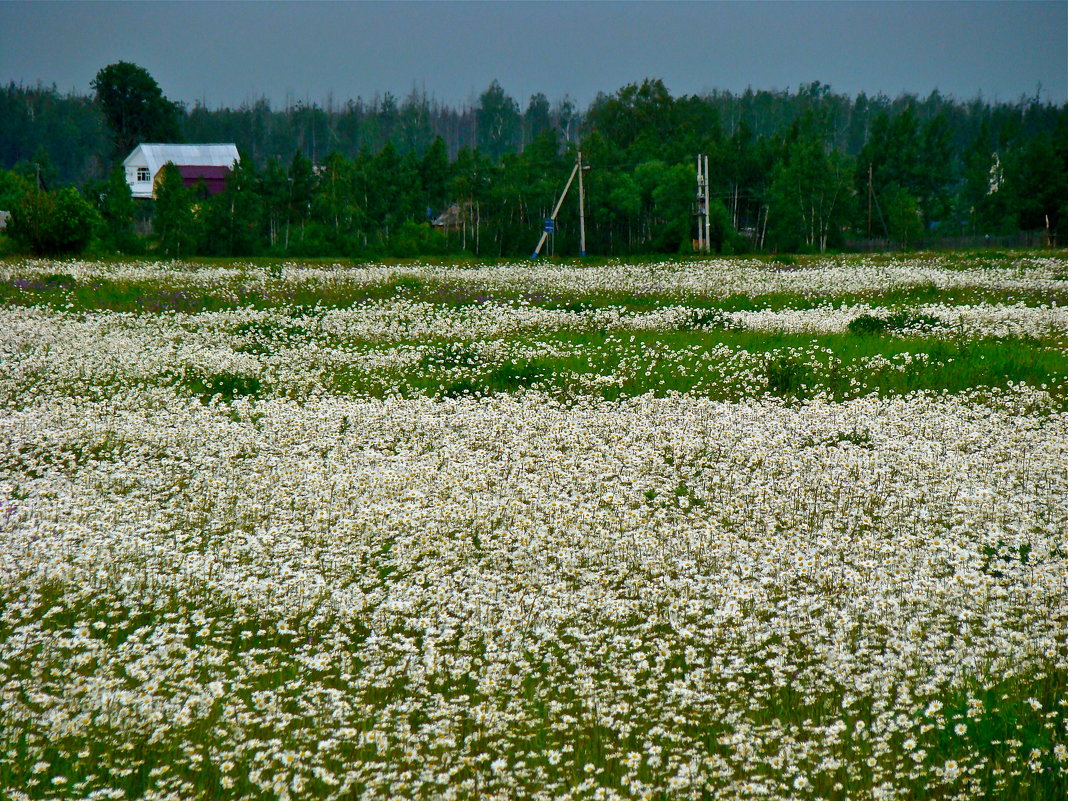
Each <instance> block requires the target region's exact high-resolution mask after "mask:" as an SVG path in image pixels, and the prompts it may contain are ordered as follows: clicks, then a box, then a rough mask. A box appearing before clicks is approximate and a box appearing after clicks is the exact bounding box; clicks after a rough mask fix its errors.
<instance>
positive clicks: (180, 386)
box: [0, 265, 1068, 799]
mask: <svg viewBox="0 0 1068 801" xmlns="http://www.w3.org/2000/svg"><path fill="white" fill-rule="evenodd" d="M68 267H69V265H62V269H63V270H65V271H66V270H67V268H68ZM7 269H12V268H7ZM75 269H78V268H75ZM86 269H94V268H93V267H92V265H89V266H87V267H86ZM95 269H101V270H105V269H108V270H111V269H116V268H114V267H106V268H105V267H96V268H95ZM140 269H144V270H146V271H147V270H151V269H156V268H154V267H151V266H149V267H143V268H140ZM220 269H222V268H220ZM286 269H287V273H288V271H289V270H290V269H292V270H296V269H298V268H295V267H294V268H288V267H287V268H286ZM434 269H437V268H434ZM487 269H488V268H487ZM970 269H972V268H967V269H963V270H958V271H957V272H960V273H965V274H966V273H968V271H969V270H970ZM974 269H975V271H978V270H979V268H978V267H976V268H974ZM1029 269H1031V270H1032V271H1037V270H1040V269H1047V270H1048V271H1049V272H1050V273H1051V274H1052V273H1053V272H1054V270H1055V269H1056V267H1055V265H1053V266H1050V265H1046V266H1034V265H1033V266H1031V267H1030V268H1029ZM1060 269H1063V268H1060ZM54 270H55V267H53V271H54ZM554 270H555V268H550V270H549V271H550V272H553V271H554ZM605 271H607V268H605ZM309 272H313V271H309ZM322 272H324V274H326V273H327V272H329V271H322ZM489 272H492V271H489ZM501 272H502V273H506V271H503V270H502V271H501ZM575 272H580V271H575ZM944 272H946V273H947V274H949V273H951V272H953V271H951V270H949V269H948V268H946V269H945V270H944ZM186 277H187V278H188V279H189V280H199V279H198V278H197V277H196V275H195V274H192V273H190V275H188V276H186ZM212 280H215V279H214V278H212ZM222 280H229V278H225V279H222ZM283 280H286V279H285V277H284V279H283ZM294 280H295V279H294ZM309 280H311V279H309ZM315 280H318V279H315ZM338 280H342V279H340V278H339V279H338ZM345 280H347V279H345ZM390 280H393V279H390ZM538 280H542V279H541V278H539V279H538ZM1050 280H1054V279H1052V278H1051V279H1050ZM493 306H494V308H490V307H486V306H479V307H474V308H462V309H458V310H456V311H455V315H453V313H452V312H447V311H445V310H442V309H439V310H437V311H435V312H433V314H437V315H438V316H437V317H432V316H430V315H431V314H432V312H431V311H427V310H423V309H422V308H421V307H418V306H417V305H416V304H414V303H412V302H411V301H406V300H404V299H403V298H400V299H397V300H394V301H391V302H388V303H387V302H380V303H375V304H369V308H368V309H341V310H319V311H316V312H314V313H312V312H308V311H297V310H294V309H267V310H256V309H251V308H242V309H238V310H235V311H233V312H218V313H210V314H200V315H184V314H163V315H155V314H118V313H111V312H95V313H85V314H82V313H78V314H74V313H69V312H62V311H55V310H51V309H46V308H44V307H30V308H15V307H8V308H4V309H2V310H0V404H2V405H0V790H3V791H4V793H5V794H6V796H7V797H10V798H13V799H29V798H85V799H103V798H116V799H118V798H150V799H218V798H248V799H261V798H282V799H286V798H294V799H296V798H338V799H340V798H354V797H355V798H365V799H395V798H396V799H400V798H405V799H409V798H426V799H438V798H446V799H447V798H472V799H473V798H479V799H493V798H496V799H513V798H514V799H519V798H524V799H525V798H544V799H557V798H571V799H579V798H591V799H618V798H672V799H674V798H695V799H698V798H708V797H715V798H724V799H749V798H772V799H810V798H811V799H816V798H853V799H861V798H864V799H867V798H871V799H875V798H879V799H893V798H914V797H941V798H946V799H968V798H975V797H998V796H1000V797H1032V798H1042V797H1050V798H1052V797H1056V796H1057V794H1059V793H1061V792H1062V791H1063V790H1065V789H1068V540H1066V538H1065V531H1068V413H1065V412H1063V411H1060V410H1059V407H1057V406H1056V405H1055V404H1053V403H1051V399H1050V395H1049V394H1048V393H1047V392H1045V391H1043V390H1042V389H1041V388H1038V387H1031V386H1027V385H1022V384H1014V385H1009V386H1006V387H1003V388H1001V389H991V388H986V389H984V390H983V391H982V392H978V391H976V392H964V393H958V394H956V395H949V394H943V393H919V392H916V393H911V394H907V395H899V396H892V397H879V396H876V395H865V396H863V397H858V398H855V399H851V400H848V401H844V402H833V401H831V400H829V399H827V398H817V399H814V400H809V401H805V402H797V401H786V400H782V399H778V398H775V397H772V396H769V395H766V394H765V395H759V396H756V395H755V396H754V397H753V398H752V399H751V400H749V401H747V402H737V403H732V402H720V401H716V400H713V399H711V398H710V397H707V396H706V395H703V394H702V393H700V392H688V393H678V392H668V393H666V394H664V395H663V396H662V397H658V396H657V395H656V394H653V393H648V394H642V395H639V396H637V397H630V398H624V399H620V400H615V401H608V400H605V399H603V398H601V397H598V396H597V395H596V393H594V392H592V388H593V387H592V385H593V384H595V383H596V382H597V381H603V380H614V379H613V378H612V376H608V377H607V378H606V377H604V376H593V375H591V376H588V379H587V380H588V381H589V382H590V385H591V386H590V389H591V391H590V392H587V393H583V392H578V393H575V394H572V395H570V396H569V397H567V398H565V399H561V398H560V397H558V396H556V395H553V394H551V393H548V392H545V391H542V390H541V389H539V388H537V387H535V388H533V389H529V388H527V389H522V388H520V389H517V390H516V391H514V392H501V393H496V394H494V395H492V396H487V397H477V396H474V395H464V396H460V397H438V398H437V399H435V398H433V397H427V396H420V395H404V394H402V393H399V392H397V391H395V389H396V385H394V384H391V383H390V381H391V380H392V379H388V378H384V379H383V386H384V387H386V391H385V392H384V393H383V394H384V397H381V398H375V397H368V396H352V395H347V394H345V393H342V392H340V391H337V388H336V387H334V386H333V385H332V384H331V383H330V381H329V380H328V378H329V377H330V376H331V375H336V373H337V368H338V367H344V368H345V369H348V370H356V369H359V370H363V371H364V372H365V373H366V374H367V375H368V376H371V375H384V376H388V375H390V374H391V371H397V370H398V369H399V368H398V366H397V364H396V363H395V362H394V361H392V360H395V359H400V360H408V361H407V362H406V363H407V368H405V369H409V370H424V371H430V372H431V373H435V371H437V372H436V373H435V380H436V378H437V377H446V374H448V375H452V374H451V373H448V371H457V370H460V371H461V372H462V369H467V368H470V369H479V367H478V366H479V365H480V364H482V363H485V362H487V361H493V360H497V361H498V362H500V363H503V360H504V359H508V360H511V359H516V360H522V359H524V358H527V359H529V358H534V357H536V356H538V354H542V353H544V352H547V351H545V350H542V349H547V348H560V347H563V346H561V345H559V343H555V344H554V343H551V342H546V343H541V344H539V343H537V342H533V341H526V342H525V344H524V340H516V341H514V342H505V341H492V339H491V337H492V336H499V335H500V333H499V332H500V331H505V330H507V331H512V332H515V331H520V332H522V331H528V332H529V331H536V330H540V329H539V328H538V326H539V325H545V326H552V325H554V324H556V325H564V326H566V325H567V324H568V323H569V321H571V320H572V315H576V314H578V315H579V316H580V315H581V313H582V312H579V313H574V312H566V311H553V310H546V309H537V310H535V309H531V308H527V307H524V306H523V305H521V304H518V303H515V304H493ZM497 306H500V307H501V308H505V307H507V309H508V311H507V312H498V311H497V310H496V308H495V307H497ZM389 309H392V310H393V312H392V313H390V312H388V311H386V310H389ZM498 313H499V314H500V315H501V318H502V319H501V320H498V319H497V318H496V317H495V316H494V315H496V314H498ZM543 313H544V314H545V315H557V316H555V317H553V316H544V317H541V316H539V315H541V314H543ZM591 313H593V312H591ZM609 313H610V314H616V315H625V314H630V313H629V312H624V311H622V310H613V311H611V312H609ZM678 313H679V312H678V311H677V310H670V309H669V310H657V311H654V312H650V313H649V314H648V315H646V317H648V318H649V319H650V320H653V319H657V320H659V319H660V317H659V316H658V315H662V316H664V317H665V321H664V323H663V324H664V325H665V326H668V327H669V326H670V325H676V326H677V322H678V321H677V320H676V321H675V322H674V323H672V322H671V317H670V315H671V314H678ZM527 314H529V315H531V316H530V317H524V315H527ZM361 315H363V316H361ZM560 315H563V317H561V316H560ZM373 319H377V320H378V321H379V324H378V328H377V329H376V328H375V325H374V324H373V323H371V322H368V321H369V320H373ZM607 319H608V318H604V319H602V323H601V324H603V325H609V324H608V323H605V320H607ZM535 320H538V321H541V322H538V323H535V322H533V321H535ZM553 320H555V321H556V323H553V322H552V321H553ZM353 321H356V322H353ZM422 325H426V326H429V327H430V328H431V329H433V331H434V332H435V335H436V336H437V335H440V332H441V330H442V329H444V328H448V327H449V326H455V328H454V329H450V330H453V331H455V332H456V338H457V339H458V340H460V341H461V345H449V346H442V345H440V344H433V345H430V344H426V343H421V342H420V341H419V339H420V337H421V336H423V334H422V333H419V334H418V335H413V334H412V333H411V329H412V328H413V327H418V326H422ZM435 325H436V326H438V328H433V326H435ZM656 325H660V323H657V324H656ZM494 326H497V327H496V328H495V327H494ZM509 326H513V327H512V328H509ZM514 326H519V327H518V328H517V327H514ZM524 326H527V327H524ZM628 326H629V327H632V328H635V327H638V326H635V325H633V324H631V323H628ZM609 327H610V325H609ZM651 327H652V328H653V329H654V330H660V329H659V328H656V326H651ZM405 330H407V334H404V332H405ZM665 330H666V329H665ZM376 331H377V333H376ZM420 331H421V329H420ZM472 332H477V333H472ZM615 336H617V337H618V338H621V339H628V335H626V334H625V333H619V334H616V335H615ZM368 343H371V344H372V345H375V346H374V347H368ZM382 343H385V344H388V345H389V347H379V345H381V344H382ZM623 344H624V345H626V346H627V348H630V347H631V344H632V343H630V342H629V339H628V341H627V342H624V343H623ZM524 347H525V348H527V349H528V350H526V351H523V350H522V348H524ZM652 347H653V346H651V345H647V344H641V343H640V342H635V343H633V350H627V351H626V352H627V353H628V354H630V355H628V356H627V359H626V361H625V364H624V366H623V367H621V368H620V370H631V371H640V370H643V369H646V370H647V369H650V366H649V363H648V362H649V359H650V358H653V357H655V353H654V351H653V350H651V348H652ZM712 349H713V350H714V348H712ZM681 352H682V351H681V350H678V349H676V350H671V349H670V348H668V349H667V350H665V351H664V354H669V353H681ZM687 352H688V353H690V354H691V356H692V359H693V365H692V369H694V370H698V369H700V366H701V363H702V359H703V355H702V353H701V352H697V351H687ZM556 355H561V354H560V353H559V352H557V353H556ZM565 355H566V354H565ZM580 355H581V354H580ZM801 356H802V355H799V356H798V358H801ZM668 357H669V356H666V355H665V356H664V358H668ZM670 358H676V357H670ZM725 358H726V357H725ZM730 358H737V359H738V360H739V361H740V362H742V363H744V362H745V359H746V358H748V356H731V357H730ZM754 358H755V357H754ZM376 360H377V361H376ZM467 362H470V364H465V363H467ZM676 363H677V364H678V365H681V366H682V368H683V369H687V368H686V364H688V363H683V362H682V361H681V357H679V359H677V362H672V364H673V365H675V364H676ZM746 369H748V368H746V367H745V365H744V364H743V365H742V367H740V368H739V369H738V371H737V373H736V374H737V375H744V374H745V370H746ZM221 374H225V375H228V376H231V377H232V381H233V382H236V383H233V384H232V385H231V386H230V387H229V391H224V392H218V393H215V394H214V395H212V394H211V390H212V389H213V387H212V386H210V385H205V386H204V387H203V388H204V389H205V390H206V391H205V392H202V393H199V394H198V393H197V392H190V391H189V390H190V386H191V384H190V381H192V380H193V378H194V377H196V376H200V377H201V378H202V379H205V381H206V379H207V377H209V376H213V375H221ZM576 374H577V375H580V374H581V370H580V369H578V368H576ZM168 377H169V378H168ZM233 377H236V378H233ZM452 377H455V376H454V375H453V376H452ZM179 379H181V380H179ZM245 380H247V381H248V382H252V381H253V380H255V381H256V382H259V383H258V384H256V386H258V387H260V388H261V389H263V391H258V392H253V391H247V392H245V391H243V389H250V387H252V386H253V385H252V384H251V383H248V384H242V383H241V381H245ZM578 380H579V379H578V378H576V381H578ZM754 380H755V379H754ZM183 382H184V383H183ZM214 388H215V389H217V388H218V387H214Z"/></svg>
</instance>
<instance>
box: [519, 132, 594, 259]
mask: <svg viewBox="0 0 1068 801" xmlns="http://www.w3.org/2000/svg"><path fill="white" fill-rule="evenodd" d="M588 169H589V167H584V166H582V151H581V150H580V151H579V152H578V160H577V161H575V166H574V167H572V168H571V175H570V177H568V179H567V183H566V184H564V191H563V192H561V193H560V199H559V200H557V201H556V206H554V207H553V213H552V215H551V216H549V217H546V218H545V227H544V228H543V229H542V234H541V239H539V240H538V244H537V246H536V247H535V248H534V252H533V253H532V254H531V256H530V258H532V259H536V258H538V254H539V253H541V249H542V246H544V245H545V240H547V239H548V238H549V234H555V233H556V215H557V214H559V213H560V207H561V206H562V205H564V198H566V197H567V190H569V189H570V188H571V183H572V182H573V181H574V180H575V176H576V175H577V176H578V179H579V254H580V255H582V256H585V255H586V209H585V207H586V192H585V189H584V188H583V185H582V173H583V172H584V171H585V170H588Z"/></svg>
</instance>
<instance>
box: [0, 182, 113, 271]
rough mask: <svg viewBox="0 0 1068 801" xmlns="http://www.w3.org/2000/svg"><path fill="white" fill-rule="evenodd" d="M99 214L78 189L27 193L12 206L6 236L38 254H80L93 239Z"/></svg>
mask: <svg viewBox="0 0 1068 801" xmlns="http://www.w3.org/2000/svg"><path fill="white" fill-rule="evenodd" d="M99 225H100V216H99V215H98V214H97V213H96V211H95V210H94V209H93V207H92V206H90V205H89V204H88V203H87V202H86V201H85V200H84V199H83V198H82V196H81V195H79V194H78V192H77V190H74V189H71V188H70V187H64V188H63V189H60V190H58V191H56V192H30V193H28V194H27V195H26V196H25V197H23V198H22V200H21V201H20V202H19V203H17V204H16V205H15V207H14V208H13V209H11V220H10V222H9V223H8V228H7V232H8V235H9V236H10V237H11V238H12V239H13V240H14V241H15V242H16V243H17V244H18V245H19V246H21V247H23V248H25V249H27V250H29V251H30V252H31V253H34V254H36V255H39V256H56V255H62V254H65V253H80V252H81V251H83V250H85V247H86V245H88V244H89V241H90V240H91V239H92V238H93V231H94V230H95V229H96V227H97V226H99Z"/></svg>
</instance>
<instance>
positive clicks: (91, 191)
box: [0, 65, 1068, 258]
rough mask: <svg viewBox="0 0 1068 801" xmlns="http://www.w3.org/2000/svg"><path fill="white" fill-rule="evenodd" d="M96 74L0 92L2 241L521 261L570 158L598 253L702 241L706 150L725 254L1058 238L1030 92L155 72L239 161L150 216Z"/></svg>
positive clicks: (1064, 130) (1053, 183) (1062, 109)
mask: <svg viewBox="0 0 1068 801" xmlns="http://www.w3.org/2000/svg"><path fill="white" fill-rule="evenodd" d="M113 66H116V65H113ZM126 66H128V67H131V68H132V69H133V71H134V74H136V70H139V69H140V68H135V67H134V66H133V65H126ZM107 69H111V67H109V68H107ZM141 72H143V70H142V71H141ZM104 74H105V70H102V71H101V73H100V74H99V75H98V78H97V81H95V82H94V86H95V87H96V89H97V93H96V96H82V95H76V94H67V95H64V94H61V93H59V92H58V91H57V90H56V89H55V88H54V87H52V88H47V87H23V86H16V85H14V84H9V85H8V86H7V87H4V88H0V168H2V169H3V172H2V173H0V209H4V208H11V207H18V208H20V209H22V211H21V212H16V216H17V217H19V219H18V220H16V221H15V222H17V225H16V226H15V229H16V230H15V231H14V232H13V234H14V235H15V238H16V239H18V241H19V242H21V243H22V245H23V246H24V247H28V248H29V249H36V250H42V251H43V250H48V249H49V248H51V249H53V250H55V249H56V246H55V245H54V244H50V243H49V241H48V240H49V234H50V233H54V232H49V231H47V230H44V229H47V228H48V222H49V221H51V220H55V219H59V218H62V219H65V220H67V221H68V223H69V225H68V227H70V226H73V225H74V224H75V223H76V224H77V225H78V226H80V228H81V229H83V230H85V231H88V232H89V233H87V234H86V235H84V236H81V237H78V236H75V237H74V239H75V240H78V241H76V242H74V243H73V244H71V242H70V241H69V240H70V237H69V236H68V237H67V240H65V241H64V244H63V248H66V249H70V248H72V247H73V248H77V247H86V246H88V247H91V248H95V249H97V250H100V251H108V250H113V251H120V252H124V253H136V252H145V251H152V252H154V253H158V254H161V255H192V254H200V255H218V256H251V255H292V256H317V255H324V256H351V257H355V258H360V257H375V256H399V257H405V256H416V255H450V254H456V255H462V254H465V253H466V254H471V255H477V256H481V257H496V256H520V255H529V253H530V251H531V249H532V247H533V245H534V243H535V242H536V241H537V238H538V236H539V235H540V232H541V228H542V220H543V218H545V217H546V216H548V215H549V213H550V212H551V210H552V207H553V204H554V201H555V199H556V197H557V196H558V194H559V192H560V191H561V189H562V188H563V185H564V183H565V182H566V180H567V177H568V174H569V172H570V170H571V167H572V165H573V164H574V160H575V151H576V150H577V149H578V148H580V147H581V149H582V153H583V161H584V163H585V164H587V165H589V167H590V169H589V171H588V172H586V173H585V190H586V228H587V231H586V233H587V250H588V252H589V253H591V254H597V255H632V254H642V253H677V252H687V251H689V250H690V249H692V240H693V237H694V236H695V235H696V234H695V223H694V217H693V213H694V210H695V193H696V169H695V157H696V156H697V155H698V154H707V155H708V156H709V163H710V179H711V186H710V192H709V194H710V201H711V202H710V206H709V209H710V215H711V217H712V243H713V245H714V247H715V249H716V250H717V251H718V252H727V253H731V252H746V251H754V250H755V251H789V252H821V251H826V250H834V249H843V248H848V247H851V246H857V245H859V244H860V243H862V242H864V241H867V240H882V241H885V242H887V243H889V244H891V245H892V246H897V247H909V246H912V245H915V244H917V243H922V242H924V241H926V240H929V239H931V238H933V237H949V238H952V237H963V236H973V237H975V236H980V237H981V236H984V235H1001V236H1007V235H1012V234H1016V233H1018V232H1040V233H1041V239H1042V240H1043V241H1046V242H1049V243H1051V244H1053V243H1056V242H1057V241H1058V239H1059V241H1060V242H1061V243H1062V244H1063V243H1064V242H1065V241H1068V105H1062V106H1055V105H1052V104H1050V103H1048V102H1042V100H1041V99H1040V97H1038V96H1035V97H1030V98H1028V97H1024V98H1020V99H1019V100H1016V101H1013V102H989V101H985V100H983V99H981V98H976V99H973V100H969V101H960V100H956V99H954V98H951V97H946V96H943V95H941V94H939V93H937V92H934V93H932V94H930V95H929V96H927V97H925V98H920V97H916V96H910V95H903V96H900V97H897V98H893V99H891V98H888V97H885V96H882V95H878V96H874V97H869V96H867V95H864V94H861V95H858V96H856V97H849V96H846V95H842V94H838V93H835V92H833V91H832V90H831V89H830V87H828V86H826V85H823V84H820V83H811V84H805V85H802V86H801V87H800V88H798V89H797V90H796V91H752V90H747V91H746V92H744V93H740V94H735V93H730V92H721V91H716V92H711V93H707V94H702V95H684V96H678V97H676V96H673V95H672V94H671V93H670V92H669V91H668V89H667V88H666V87H665V86H664V84H663V83H662V82H661V81H659V80H651V79H650V80H645V81H643V82H642V83H640V84H630V85H627V86H624V87H622V88H620V89H619V90H617V91H615V92H613V93H611V94H601V95H599V96H598V97H597V98H596V99H595V100H594V102H593V103H591V104H590V106H589V107H588V108H586V109H584V110H580V109H578V108H577V107H576V105H575V103H574V102H572V101H570V100H568V99H567V98H565V99H563V100H558V101H556V102H550V101H549V99H548V98H546V97H545V95H543V94H535V95H534V96H532V97H531V98H530V99H529V101H528V102H527V103H526V105H525V106H521V105H520V103H519V102H518V101H517V100H516V99H515V98H513V97H511V96H510V95H508V93H507V92H506V91H505V90H504V89H503V88H502V87H501V86H500V85H499V84H498V83H497V82H496V81H495V82H493V83H492V84H491V85H490V86H489V87H488V88H487V89H486V91H484V92H483V93H482V94H481V95H480V96H479V97H478V99H477V101H476V102H474V103H472V104H470V105H466V106H463V107H460V108H456V107H452V106H448V105H444V104H441V103H438V102H436V101H434V100H433V99H432V98H430V97H428V96H427V95H426V94H425V93H424V92H419V91H413V92H411V93H410V94H409V95H408V96H406V97H404V98H402V99H398V98H395V97H394V96H392V95H390V94H388V93H387V94H386V95H384V96H381V97H376V98H374V99H373V100H371V101H363V100H360V99H357V100H355V101H349V102H346V103H344V104H343V105H336V104H334V103H332V102H328V103H326V104H324V105H318V104H314V103H298V104H294V105H292V106H290V107H288V108H285V109H273V108H272V107H271V106H270V104H269V103H268V102H267V101H266V100H259V101H257V102H255V103H251V104H245V105H242V106H241V107H239V108H237V109H229V108H222V109H209V108H206V107H204V106H202V105H194V106H193V107H192V108H185V107H182V106H180V105H178V104H173V103H170V101H166V100H165V99H164V98H162V95H161V94H159V92H158V88H153V87H155V84H154V82H151V79H150V78H146V77H145V76H147V73H144V76H139V77H140V78H142V79H144V80H147V81H148V82H149V83H150V85H148V84H146V86H148V88H149V89H150V90H152V91H153V92H155V93H156V96H155V99H154V100H152V102H153V103H156V102H158V103H162V104H164V105H162V106H160V108H162V110H163V112H165V113H163V115H162V116H163V118H165V120H164V122H165V124H166V127H165V128H157V129H155V130H157V131H159V130H166V132H167V140H168V141H170V140H173V141H179V142H180V141H186V142H234V143H236V144H237V146H238V149H239V151H240V152H241V154H242V160H241V163H240V165H239V167H238V168H237V169H236V170H235V171H234V172H233V173H232V175H231V176H230V178H229V179H228V182H227V187H226V190H225V191H224V192H222V193H221V194H218V195H214V196H209V195H207V193H206V192H205V191H203V190H201V191H198V190H197V189H196V188H193V189H189V188H186V187H183V186H182V184H181V180H180V176H178V175H177V172H176V171H173V172H172V174H170V175H169V176H165V177H164V179H163V181H162V183H161V185H160V188H159V192H158V196H157V199H156V200H155V201H136V202H135V201H133V200H132V198H130V197H129V192H128V189H125V181H124V180H123V179H122V176H121V174H119V173H117V172H115V168H116V165H117V164H118V163H119V162H120V161H121V159H122V158H123V157H124V156H125V155H126V154H127V153H128V152H129V143H130V142H131V141H135V139H136V131H135V132H133V133H131V132H130V131H119V130H117V128H116V123H115V120H114V118H113V117H109V115H108V111H109V107H108V105H107V103H108V99H107V97H106V95H105V93H104V92H105V86H104V84H103V82H102V81H101V75H104ZM128 77H129V76H128V75H127V76H125V78H124V79H128ZM168 104H169V105H168ZM160 124H164V123H160ZM131 137H134V138H131ZM155 141H160V140H159V139H155ZM79 193H80V194H79ZM31 195H36V197H31ZM79 198H80V199H81V200H82V201H84V203H83V205H85V206H87V207H88V208H80V207H79V205H78V201H79ZM577 211H578V210H577V197H571V198H569V199H568V201H567V203H566V204H565V206H564V207H563V209H562V211H561V213H560V219H559V227H558V231H559V232H558V234H557V236H556V240H557V241H556V242H555V243H554V247H555V250H556V252H557V253H558V254H574V253H575V252H577V249H578V246H577V238H578V230H577V228H578V224H577V217H578V214H577ZM79 215H81V216H79ZM148 220H151V235H148V236H144V235H140V234H139V233H138V231H141V232H142V233H143V232H144V231H146V230H147V222H148ZM72 221H73V222H72ZM435 221H437V222H438V223H439V224H438V225H434V224H433V223H434V222H435ZM28 231H29V233H27V232H28ZM19 234H21V239H19V236H18V235H19ZM31 234H32V235H33V236H36V237H37V239H36V240H34V239H33V236H31ZM60 238H62V237H60ZM52 239H56V237H55V236H53V237H52Z"/></svg>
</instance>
